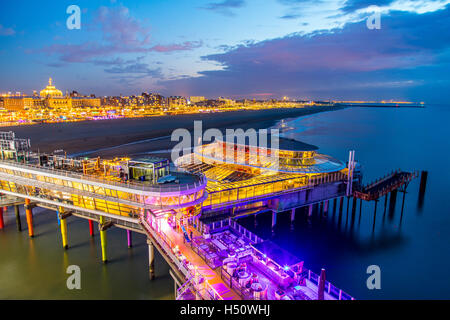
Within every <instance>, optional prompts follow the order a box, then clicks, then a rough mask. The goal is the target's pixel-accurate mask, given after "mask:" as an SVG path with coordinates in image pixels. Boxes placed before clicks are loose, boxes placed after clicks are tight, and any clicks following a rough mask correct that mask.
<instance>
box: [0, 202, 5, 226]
mask: <svg viewBox="0 0 450 320" xmlns="http://www.w3.org/2000/svg"><path fill="white" fill-rule="evenodd" d="M4 227H5V222H4V220H3V208H2V207H0V229H3V228H4Z"/></svg>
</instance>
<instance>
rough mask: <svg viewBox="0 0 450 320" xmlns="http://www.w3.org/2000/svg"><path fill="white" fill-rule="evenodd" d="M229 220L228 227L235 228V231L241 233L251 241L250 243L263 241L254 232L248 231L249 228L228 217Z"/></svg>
mask: <svg viewBox="0 0 450 320" xmlns="http://www.w3.org/2000/svg"><path fill="white" fill-rule="evenodd" d="M229 221H230V228H232V229H233V230H235V231H236V232H237V233H239V234H241V235H243V236H244V237H245V238H247V239H248V240H249V241H250V242H252V243H261V242H263V241H264V240H263V239H262V238H260V237H258V236H257V235H256V234H254V233H252V232H250V231H249V230H247V229H246V228H244V227H243V226H241V225H240V224H239V223H237V222H236V221H235V220H233V219H231V218H230V219H229Z"/></svg>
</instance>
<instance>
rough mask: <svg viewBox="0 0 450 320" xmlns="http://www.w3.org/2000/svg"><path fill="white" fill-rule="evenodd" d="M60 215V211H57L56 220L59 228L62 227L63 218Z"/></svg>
mask: <svg viewBox="0 0 450 320" xmlns="http://www.w3.org/2000/svg"><path fill="white" fill-rule="evenodd" d="M59 213H60V211H59V209H56V219H57V220H58V226H60V225H61V217H60V216H59ZM61 213H62V212H61Z"/></svg>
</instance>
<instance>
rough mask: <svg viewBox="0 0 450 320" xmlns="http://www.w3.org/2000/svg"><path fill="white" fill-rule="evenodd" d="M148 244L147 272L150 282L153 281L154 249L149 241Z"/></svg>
mask: <svg viewBox="0 0 450 320" xmlns="http://www.w3.org/2000/svg"><path fill="white" fill-rule="evenodd" d="M147 243H148V272H149V276H150V280H154V279H155V249H154V247H153V243H151V241H149V240H148V241H147Z"/></svg>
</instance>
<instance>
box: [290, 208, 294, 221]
mask: <svg viewBox="0 0 450 320" xmlns="http://www.w3.org/2000/svg"><path fill="white" fill-rule="evenodd" d="M294 221H295V209H292V210H291V222H294Z"/></svg>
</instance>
